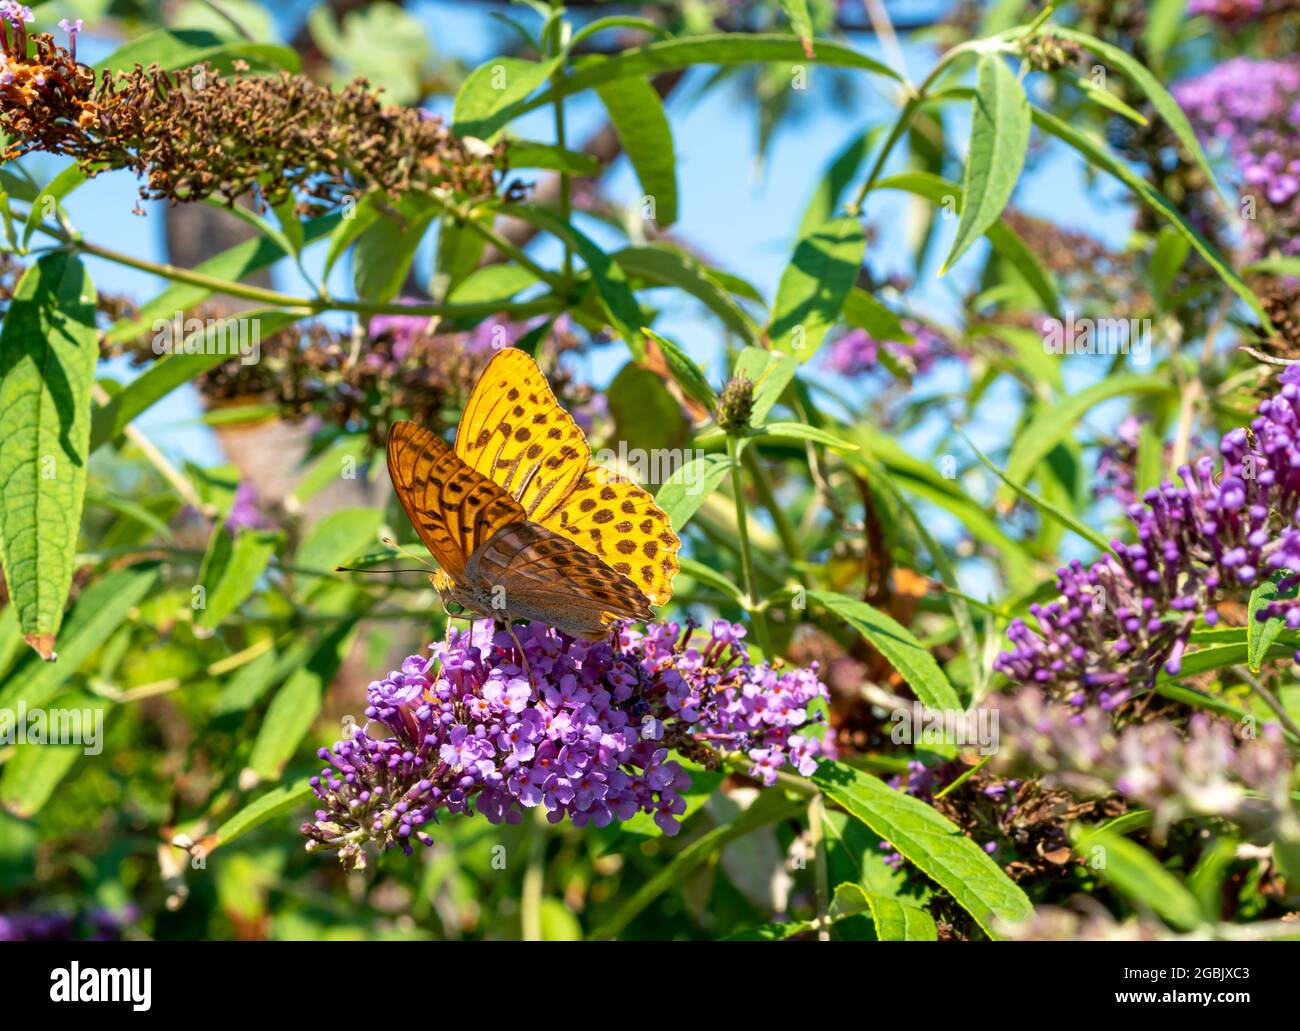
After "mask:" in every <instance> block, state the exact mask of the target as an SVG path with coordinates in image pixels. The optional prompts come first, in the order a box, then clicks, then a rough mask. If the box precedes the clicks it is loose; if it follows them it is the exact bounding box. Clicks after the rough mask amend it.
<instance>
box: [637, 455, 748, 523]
mask: <svg viewBox="0 0 1300 1031" xmlns="http://www.w3.org/2000/svg"><path fill="white" fill-rule="evenodd" d="M730 470H731V461H730V459H728V458H727V457H726V456H725V455H702V456H700V457H699V458H692V459H691V460H690V461H689V462H684V463H682V464H681V465H679V466H678V467H677V468H676V469H675V470H673V474H672V475H671V476H670V477H668V479H666V480H664V482H663V483H662V484H660V485H659V490H658V492H657V493H656V494H655V504H657V505H658V506H659V507H660V508H662V509H663V510H664V512H665V514H667V516H668V520H669V522H671V523H672V525H673V529H674V530H676V531H677V532H678V533H681V530H682V527H683V526H685V525H686V524H687V523H688V522H690V519H691V516H693V515H695V513H696V512H698V511H699V508H700V506H701V505H702V504H704V499H705V498H707V497H708V496H709V495H710V494H712V493H713V492H714V491H715V490H717V489H718V487H719V486H720V485H721V483H722V481H723V480H725V479H726V478H727V473H728V472H729V471H730Z"/></svg>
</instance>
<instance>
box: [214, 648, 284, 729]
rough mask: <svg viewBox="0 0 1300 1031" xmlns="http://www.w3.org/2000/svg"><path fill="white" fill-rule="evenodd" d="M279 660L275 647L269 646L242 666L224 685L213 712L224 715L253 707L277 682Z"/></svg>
mask: <svg viewBox="0 0 1300 1031" xmlns="http://www.w3.org/2000/svg"><path fill="white" fill-rule="evenodd" d="M279 662H280V656H279V654H278V653H277V652H276V650H275V649H274V648H269V649H267V650H266V651H264V652H262V654H261V655H259V656H258V657H257V658H255V659H254V660H253V661H252V662H250V663H248V664H247V665H244V666H240V667H239V669H238V670H237V671H236V672H235V674H234V676H232V677H231V678H230V679H229V680H227V681H226V682H225V684H224V685H222V688H221V695H220V697H218V698H217V702H216V704H215V705H214V706H213V709H212V714H213V715H214V716H224V715H226V714H227V713H231V712H244V711H246V710H248V709H251V708H252V707H253V706H254V705H256V704H257V702H258V700H259V699H260V698H261V697H262V695H263V694H265V693H266V691H267V690H268V689H269V688H270V687H271V685H272V684H274V683H275V676H276V673H277V672H278V667H279Z"/></svg>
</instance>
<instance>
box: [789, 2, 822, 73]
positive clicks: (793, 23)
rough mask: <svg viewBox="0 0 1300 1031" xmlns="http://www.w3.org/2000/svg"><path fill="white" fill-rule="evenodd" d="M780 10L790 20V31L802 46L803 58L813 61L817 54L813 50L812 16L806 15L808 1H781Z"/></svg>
mask: <svg viewBox="0 0 1300 1031" xmlns="http://www.w3.org/2000/svg"><path fill="white" fill-rule="evenodd" d="M781 10H783V11H785V16H786V17H787V18H789V19H790V31H792V32H793V33H794V34H795V35H796V36H798V37H799V42H800V43H801V44H802V45H803V52H804V56H805V57H807V58H808V60H810V61H811V60H813V59H814V58H815V57H816V56H817V53H816V51H815V50H814V49H813V23H812V15H811V14H809V13H808V0H781Z"/></svg>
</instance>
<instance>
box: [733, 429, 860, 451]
mask: <svg viewBox="0 0 1300 1031" xmlns="http://www.w3.org/2000/svg"><path fill="white" fill-rule="evenodd" d="M750 436H751V438H752V439H755V440H761V439H764V438H767V437H772V438H776V439H782V440H811V441H812V442H813V443H814V444H825V445H826V446H827V447H829V448H833V449H834V450H836V451H856V450H858V445H857V444H855V443H853V441H851V440H845V439H844V438H843V437H841V436H839V435H838V434H836V433H832V432H831V431H830V430H824V429H821V428H820V427H818V426H809V425H808V424H807V423H802V422H769V423H765V424H764V425H763V426H760V427H759V428H758V429H756V430H754V431H753V432H752V433H751V434H750Z"/></svg>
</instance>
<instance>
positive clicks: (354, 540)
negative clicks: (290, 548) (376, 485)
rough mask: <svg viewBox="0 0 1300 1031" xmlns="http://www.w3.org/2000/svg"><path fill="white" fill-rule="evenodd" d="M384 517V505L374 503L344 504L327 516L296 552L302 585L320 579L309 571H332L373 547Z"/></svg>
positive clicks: (297, 569) (295, 558) (296, 570)
mask: <svg viewBox="0 0 1300 1031" xmlns="http://www.w3.org/2000/svg"><path fill="white" fill-rule="evenodd" d="M383 521H384V512H383V509H380V508H371V507H356V508H340V509H337V510H336V511H334V512H331V513H330V514H329V515H327V516H325V518H323V519H322V520H321V521H320V522H319V523H317V524H316V525H315V526H313V527H312V528H311V530H310V531H308V533H307V536H306V537H304V538H303V542H302V544H301V545H300V546H299V548H298V551H297V554H295V555H294V569H295V576H296V577H298V578H299V579H300V580H301V581H302V583H301V584H300V586H301V587H306V586H310V585H311V584H313V583H315V582H316V580H317V578H316V577H312V576H309V575H307V573H308V571H311V570H319V571H320V572H321V573H322V574H327V575H328V574H332V573H333V570H334V567H335V566H337V565H340V564H342V563H344V562H347V561H349V560H351V559H353V558H356V556H358V555H360V554H361V553H362V552H364V551H365V550H366V549H367V548H371V547H373V546H374V545H375V544H376V543H377V542H378V539H379V528H380V526H381V525H382V524H383Z"/></svg>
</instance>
